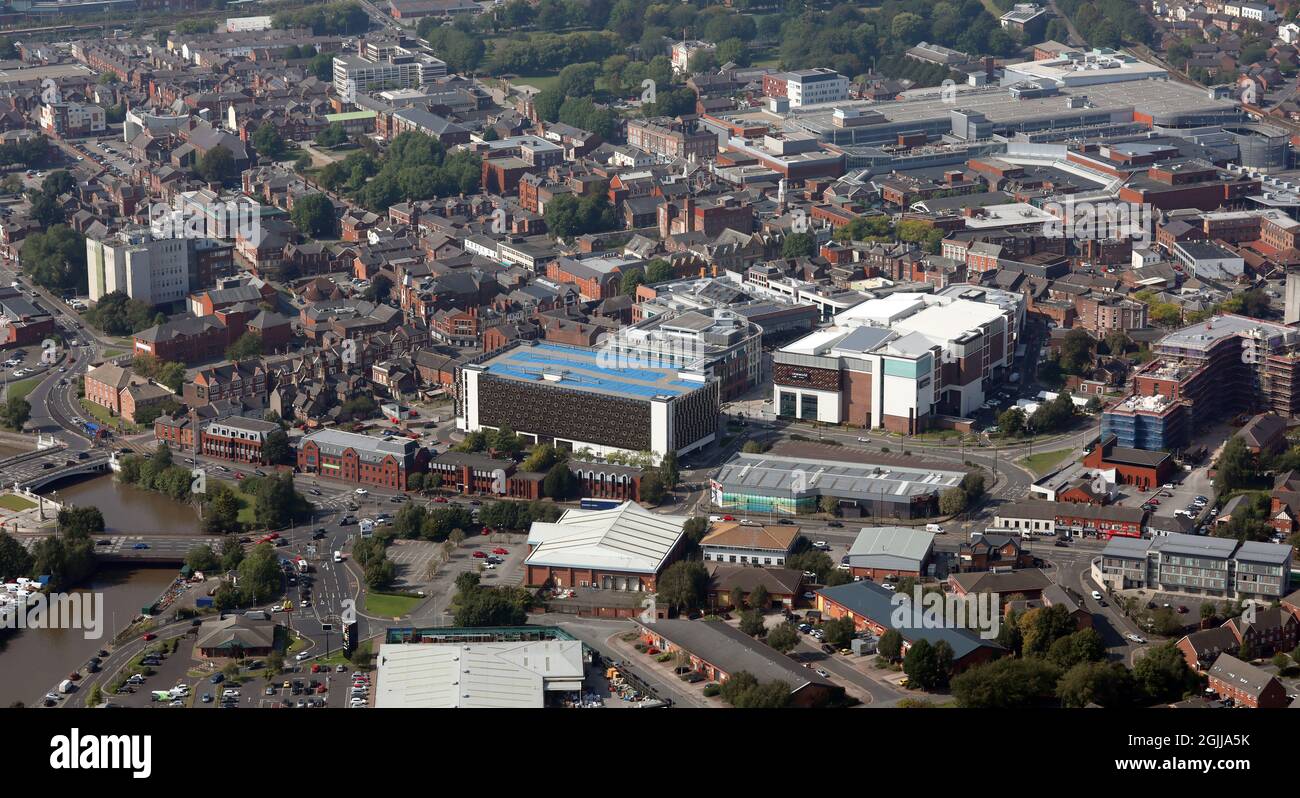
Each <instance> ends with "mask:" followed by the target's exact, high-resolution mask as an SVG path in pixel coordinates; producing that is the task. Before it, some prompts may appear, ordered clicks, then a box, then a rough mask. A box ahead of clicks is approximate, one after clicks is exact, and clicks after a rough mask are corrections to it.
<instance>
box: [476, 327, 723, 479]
mask: <svg viewBox="0 0 1300 798" xmlns="http://www.w3.org/2000/svg"><path fill="white" fill-rule="evenodd" d="M624 360H626V362H623V361H624ZM457 385H458V391H457V399H458V403H459V404H458V408H457V415H456V426H457V427H458V428H459V429H461V430H464V431H466V432H473V431H477V430H484V429H500V428H503V427H508V428H509V429H511V430H514V431H515V433H517V434H518V435H520V436H521V437H522V438H523V439H524V440H525V441H527V442H528V443H538V444H552V445H554V446H556V447H559V448H564V449H571V450H574V451H580V450H582V449H589V450H591V452H592V453H593V454H596V455H608V454H615V453H622V454H628V453H637V452H653V453H654V454H655V455H656V457H662V456H663V455H665V454H667V453H668V452H670V451H672V452H675V453H677V454H678V455H681V454H685V453H687V452H690V451H693V450H695V449H698V448H700V447H702V446H705V445H707V444H708V443H710V442H711V441H713V440H714V439H715V438H716V437H717V431H718V410H719V404H720V401H721V400H720V394H719V383H718V381H717V380H716V379H714V378H711V377H709V376H707V375H706V374H704V373H703V372H698V371H688V370H685V369H680V368H675V367H671V366H661V365H652V364H646V363H641V362H634V361H633V359H632V358H621V357H620V356H619V355H618V354H617V353H616V352H613V351H610V350H593V349H585V348H582V347H575V346H563V345H559V344H554V343H538V342H533V341H520V342H517V343H516V344H515V345H513V346H510V347H507V348H505V349H502V350H497V351H495V352H492V353H490V354H489V355H487V356H484V357H480V358H478V359H476V360H474V361H472V362H470V363H467V364H465V365H464V366H462V367H461V368H460V370H459V373H458V374H457Z"/></svg>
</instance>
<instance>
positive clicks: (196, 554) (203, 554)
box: [185, 544, 221, 571]
mask: <svg viewBox="0 0 1300 798" xmlns="http://www.w3.org/2000/svg"><path fill="white" fill-rule="evenodd" d="M185 564H186V565H188V566H189V567H190V570H192V571H211V570H213V569H214V568H216V567H217V566H218V565H220V564H221V561H220V560H218V559H217V555H216V553H215V552H213V551H212V547H211V546H208V545H206V544H205V545H202V546H195V547H194V548H192V549H190V551H189V554H187V555H185Z"/></svg>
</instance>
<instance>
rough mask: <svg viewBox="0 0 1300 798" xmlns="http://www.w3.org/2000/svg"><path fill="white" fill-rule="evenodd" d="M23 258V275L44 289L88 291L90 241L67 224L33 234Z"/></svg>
mask: <svg viewBox="0 0 1300 798" xmlns="http://www.w3.org/2000/svg"><path fill="white" fill-rule="evenodd" d="M19 257H20V259H21V262H22V267H23V274H26V275H27V276H28V277H30V278H31V279H32V282H34V283H36V284H37V285H39V286H41V287H42V288H46V289H49V290H50V291H54V292H63V291H76V292H77V293H84V292H85V291H87V290H88V289H87V280H86V238H85V236H83V235H82V234H81V233H78V232H77V231H76V230H73V229H72V228H71V227H68V226H67V225H64V224H56V225H54V226H53V227H50V228H49V229H47V230H44V231H38V232H34V233H31V234H29V235H28V236H27V237H26V238H25V239H24V240H23V248H22V252H21V253H20V255H19ZM131 332H134V330H132V331H131Z"/></svg>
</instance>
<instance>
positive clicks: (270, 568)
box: [239, 543, 280, 604]
mask: <svg viewBox="0 0 1300 798" xmlns="http://www.w3.org/2000/svg"><path fill="white" fill-rule="evenodd" d="M278 560H279V558H278V556H277V555H276V553H275V549H274V548H272V547H271V544H269V543H262V544H259V545H257V546H254V547H253V549H252V550H251V551H249V552H248V556H247V557H245V558H244V561H243V562H241V563H240V564H239V592H240V595H241V597H242V598H243V600H244V603H246V604H261V603H263V602H265V601H268V600H269V599H270V598H271V597H272V596H274V595H275V594H276V593H277V592H279V589H280V566H279V563H278Z"/></svg>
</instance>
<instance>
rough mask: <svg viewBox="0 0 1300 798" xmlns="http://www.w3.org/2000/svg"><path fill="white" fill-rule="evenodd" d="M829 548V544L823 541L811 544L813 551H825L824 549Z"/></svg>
mask: <svg viewBox="0 0 1300 798" xmlns="http://www.w3.org/2000/svg"><path fill="white" fill-rule="evenodd" d="M830 547H831V544H829V543H827V542H826V541H824V540H819V541H816V542H815V543H813V548H814V549H821V550H822V551H825V550H826V549H829V548H830Z"/></svg>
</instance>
